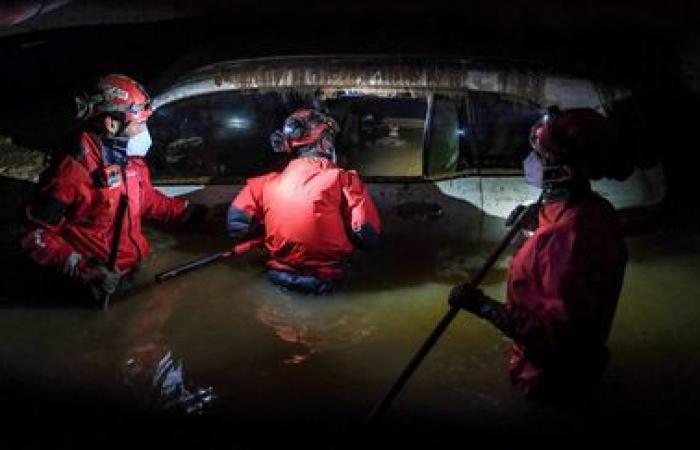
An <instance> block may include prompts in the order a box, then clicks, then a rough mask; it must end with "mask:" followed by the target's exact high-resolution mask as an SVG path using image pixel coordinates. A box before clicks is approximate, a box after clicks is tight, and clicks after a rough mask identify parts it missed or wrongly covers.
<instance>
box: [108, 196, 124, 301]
mask: <svg viewBox="0 0 700 450" xmlns="http://www.w3.org/2000/svg"><path fill="white" fill-rule="evenodd" d="M127 206H129V197H128V196H127V195H126V194H124V193H122V194H121V195H119V203H118V204H117V212H116V214H115V216H114V229H113V230H112V247H111V248H110V249H109V258H108V259H107V267H109V270H116V269H117V254H118V253H119V242H120V241H121V239H122V224H123V223H124V216H125V215H126V207H127ZM108 307H109V294H105V296H104V298H103V299H102V309H107V308H108Z"/></svg>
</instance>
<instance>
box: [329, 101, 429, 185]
mask: <svg viewBox="0 0 700 450" xmlns="http://www.w3.org/2000/svg"><path fill="white" fill-rule="evenodd" d="M326 106H327V107H328V109H329V112H330V114H331V116H332V117H333V118H335V119H336V120H337V121H338V124H339V125H340V133H339V135H338V137H337V139H336V146H337V151H338V160H339V163H340V165H341V166H343V167H347V168H350V169H356V170H357V171H358V172H359V173H360V174H361V175H366V176H382V177H399V176H401V177H410V176H416V177H418V176H421V175H422V174H423V173H422V172H423V135H424V129H425V117H426V111H427V101H426V99H425V98H412V97H409V98H404V97H377V96H365V95H344V94H342V93H341V94H338V95H337V97H336V98H331V99H327V100H326Z"/></svg>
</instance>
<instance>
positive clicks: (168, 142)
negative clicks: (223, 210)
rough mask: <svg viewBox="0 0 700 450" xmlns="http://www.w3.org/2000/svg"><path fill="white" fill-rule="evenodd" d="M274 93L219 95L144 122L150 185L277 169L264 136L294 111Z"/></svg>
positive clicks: (174, 106) (161, 111)
mask: <svg viewBox="0 0 700 450" xmlns="http://www.w3.org/2000/svg"><path fill="white" fill-rule="evenodd" d="M288 103H289V101H286V100H285V99H283V98H282V96H281V95H280V94H278V93H265V94H259V93H252V94H251V93H241V92H220V93H214V94H206V95H200V96H195V97H190V98H186V99H183V100H180V101H177V102H173V103H169V104H167V105H164V106H162V107H160V108H158V109H157V110H156V112H155V114H154V115H153V117H152V119H151V120H149V130H150V131H151V134H152V136H153V146H152V148H151V150H150V151H149V154H148V160H149V165H150V167H151V170H152V173H153V179H154V180H155V181H168V180H174V179H178V180H183V179H192V178H207V179H209V180H210V181H213V182H216V181H217V180H226V179H230V178H232V177H248V176H252V175H257V174H261V173H264V172H266V171H269V170H271V169H273V168H275V167H276V166H277V165H279V164H280V163H281V162H282V161H283V159H284V158H285V156H284V155H279V154H276V153H275V152H273V151H272V148H271V147H270V143H269V136H270V133H272V131H273V130H275V129H277V128H280V127H281V124H282V122H283V121H284V119H285V117H286V116H287V114H288V113H289V112H290V110H291V108H293V107H294V105H289V104H288Z"/></svg>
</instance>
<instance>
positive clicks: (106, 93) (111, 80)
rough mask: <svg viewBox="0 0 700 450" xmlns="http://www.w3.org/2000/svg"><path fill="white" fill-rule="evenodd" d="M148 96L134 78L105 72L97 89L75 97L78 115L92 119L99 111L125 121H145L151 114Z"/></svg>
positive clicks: (80, 117) (85, 118) (126, 122)
mask: <svg viewBox="0 0 700 450" xmlns="http://www.w3.org/2000/svg"><path fill="white" fill-rule="evenodd" d="M150 102H151V99H150V97H149V96H148V94H147V93H146V90H145V89H144V88H143V86H141V85H140V84H139V83H138V82H136V81H135V80H133V79H131V78H129V77H127V76H125V75H118V74H110V75H105V76H103V77H102V78H100V79H99V81H98V82H97V91H96V92H95V93H94V94H92V95H88V96H84V97H82V98H80V97H79V98H76V103H77V105H78V115H77V116H78V118H79V119H83V120H88V119H92V118H93V117H97V116H99V115H100V114H112V115H116V116H118V117H119V118H120V119H122V120H123V122H124V123H125V124H128V123H131V122H145V121H146V119H148V117H149V116H150V115H151V114H153V109H151V103H150Z"/></svg>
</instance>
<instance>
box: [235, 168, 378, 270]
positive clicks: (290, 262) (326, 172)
mask: <svg viewBox="0 0 700 450" xmlns="http://www.w3.org/2000/svg"><path fill="white" fill-rule="evenodd" d="M256 222H257V223H261V224H264V226H265V246H266V247H267V250H268V251H269V252H270V255H271V257H272V259H271V260H270V261H269V262H268V265H269V266H270V267H271V268H273V269H276V270H282V271H289V272H297V273H301V274H305V275H313V276H318V277H321V278H339V277H341V276H342V272H343V270H342V263H343V260H344V259H345V257H346V256H347V255H348V254H350V253H351V252H352V251H353V249H354V245H353V241H351V237H350V235H349V233H351V234H352V235H354V236H353V239H354V238H355V237H356V238H357V240H358V241H359V242H360V243H361V242H362V241H363V240H364V241H367V240H370V239H372V238H373V237H374V238H376V237H378V235H379V233H380V231H381V230H380V227H381V225H380V221H379V214H378V213H377V208H376V206H375V205H374V202H373V201H372V197H371V196H370V194H369V192H368V191H367V189H366V188H365V186H364V184H363V183H362V181H361V180H360V177H359V176H358V175H357V172H355V171H353V170H344V169H341V168H339V167H338V166H337V165H335V164H334V163H332V162H331V161H329V160H328V159H326V158H322V157H302V158H297V159H294V160H292V161H291V162H290V163H289V164H288V165H287V167H286V168H285V169H284V170H283V171H282V172H280V173H277V172H274V173H270V174H267V175H263V176H260V177H256V178H251V179H249V180H248V181H247V183H246V186H245V187H244V188H243V189H242V190H241V192H240V193H239V194H238V195H237V196H236V198H235V199H234V200H233V202H232V204H231V208H230V209H229V232H232V227H239V230H243V231H244V232H248V231H249V230H248V225H251V224H254V223H256ZM235 234H236V233H232V235H235ZM238 234H239V235H240V234H241V233H238Z"/></svg>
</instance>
